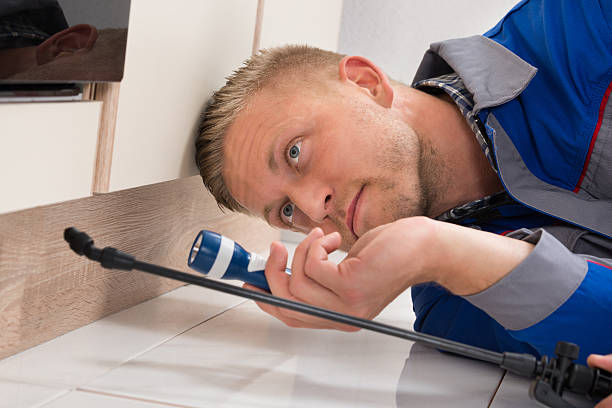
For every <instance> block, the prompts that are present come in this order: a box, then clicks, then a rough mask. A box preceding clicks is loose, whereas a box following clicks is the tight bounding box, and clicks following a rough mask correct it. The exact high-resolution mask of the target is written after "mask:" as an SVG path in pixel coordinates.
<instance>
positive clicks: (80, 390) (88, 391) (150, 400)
mask: <svg viewBox="0 0 612 408" xmlns="http://www.w3.org/2000/svg"><path fill="white" fill-rule="evenodd" d="M75 391H79V392H86V393H89V394H97V395H103V396H106V397H114V398H121V399H127V400H132V401H141V402H148V403H150V404H156V405H161V406H165V407H178V408H196V407H194V406H192V405H181V404H175V403H173V402H164V401H158V400H153V399H148V398H140V397H132V396H128V395H122V394H113V393H111V392H104V391H95V390H88V389H86V388H78V387H77V388H76V390H75Z"/></svg>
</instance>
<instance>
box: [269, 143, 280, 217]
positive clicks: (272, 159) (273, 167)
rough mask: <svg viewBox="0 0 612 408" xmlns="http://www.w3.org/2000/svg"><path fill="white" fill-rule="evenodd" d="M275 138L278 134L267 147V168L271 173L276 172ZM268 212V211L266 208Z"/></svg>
mask: <svg viewBox="0 0 612 408" xmlns="http://www.w3.org/2000/svg"><path fill="white" fill-rule="evenodd" d="M277 140H278V136H277V137H275V138H274V140H273V141H272V143H270V146H269V148H268V168H269V169H270V170H271V171H272V172H273V173H278V164H277V163H276V158H275V157H274V150H275V147H276V141H277ZM268 212H270V211H269V210H268Z"/></svg>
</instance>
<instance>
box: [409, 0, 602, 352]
mask: <svg viewBox="0 0 612 408" xmlns="http://www.w3.org/2000/svg"><path fill="white" fill-rule="evenodd" d="M451 72H456V73H457V74H458V75H459V76H460V77H461V79H462V80H463V82H464V84H465V86H466V87H467V88H468V90H469V91H470V92H471V93H472V94H473V96H474V113H475V114H476V115H477V116H478V118H479V120H480V121H481V123H482V125H483V128H484V129H485V131H486V134H487V136H488V138H489V139H490V144H491V146H492V147H493V151H494V158H495V163H496V165H497V169H498V175H499V177H500V180H501V182H502V184H503V186H504V188H505V189H506V191H507V192H508V193H509V194H510V196H511V197H512V198H514V199H515V200H516V202H517V204H516V205H509V206H507V207H506V208H502V209H500V212H501V214H502V215H503V216H502V217H501V218H498V219H495V220H492V221H490V222H482V223H481V224H479V226H480V227H481V228H482V229H483V230H487V231H491V232H496V233H504V234H506V233H508V232H509V231H511V232H510V233H509V234H508V235H509V236H512V237H514V238H518V239H524V240H527V241H528V242H531V243H533V244H535V247H534V250H533V252H532V254H531V255H530V256H529V257H528V258H527V259H526V260H525V261H524V262H522V263H521V264H520V265H519V266H518V267H517V268H516V269H515V270H513V271H511V272H510V273H509V274H508V275H507V276H506V277H504V278H503V279H502V280H501V281H499V282H497V283H496V284H494V285H493V286H491V287H490V288H488V289H486V290H485V291H483V292H481V293H477V294H474V295H471V296H465V297H460V296H455V295H453V294H452V293H450V292H448V291H447V290H446V289H444V288H442V287H440V286H439V285H435V284H424V285H418V286H415V287H413V288H412V298H413V306H414V311H415V313H416V315H417V320H416V323H415V329H416V330H419V331H422V332H426V333H429V334H434V335H437V336H442V337H445V338H449V339H452V340H457V341H460V342H463V343H467V344H471V345H475V346H480V347H484V348H487V349H491V350H496V351H516V352H529V353H532V354H534V355H542V354H546V355H549V356H552V355H554V347H555V344H556V342H557V341H570V342H573V343H576V344H578V345H579V346H580V347H581V353H580V357H579V360H580V361H582V362H584V360H585V359H586V357H587V355H588V354H590V353H599V354H607V353H612V341H611V340H610V339H611V338H612V239H611V238H610V237H612V102H611V101H612V98H609V96H610V93H611V90H612V1H606V0H525V1H522V2H520V3H519V4H518V5H516V6H515V7H514V8H513V9H512V10H511V11H510V12H509V13H508V14H507V15H506V16H505V17H504V18H503V19H502V20H501V21H500V22H499V23H498V24H497V25H496V26H495V27H494V28H493V29H491V30H490V31H488V32H487V33H485V34H484V35H483V36H473V37H468V38H462V39H454V40H449V41H443V42H440V43H435V44H432V45H431V47H430V49H429V50H428V51H427V53H426V54H425V57H424V59H423V62H422V63H421V66H420V67H419V70H418V71H417V74H416V77H415V80H414V83H416V82H418V81H420V80H423V79H427V78H432V77H435V76H439V75H443V74H447V73H451Z"/></svg>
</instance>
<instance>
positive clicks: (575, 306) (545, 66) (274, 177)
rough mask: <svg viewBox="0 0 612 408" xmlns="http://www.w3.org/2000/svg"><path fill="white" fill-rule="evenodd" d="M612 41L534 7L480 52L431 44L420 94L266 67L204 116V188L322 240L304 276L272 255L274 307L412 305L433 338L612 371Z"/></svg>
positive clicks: (288, 51) (485, 40)
mask: <svg viewBox="0 0 612 408" xmlns="http://www.w3.org/2000/svg"><path fill="white" fill-rule="evenodd" d="M611 26H612V5H611V4H610V2H605V1H601V2H600V1H598V0H583V1H580V2H575V1H569V0H568V1H547V0H531V1H528V0H527V1H523V2H521V3H519V4H518V5H517V6H516V7H515V8H514V9H513V10H512V11H511V12H510V13H509V14H508V15H507V16H506V17H505V18H504V19H503V20H502V21H501V22H500V23H499V24H498V25H497V26H496V27H495V28H493V29H492V30H491V31H489V32H488V33H486V34H485V36H475V37H469V38H466V39H457V40H450V41H446V42H442V43H437V44H433V45H432V47H431V49H430V50H429V51H428V52H427V54H426V55H425V58H424V60H423V62H422V64H421V67H420V68H419V70H418V72H417V75H416V78H415V81H414V83H413V86H412V87H408V86H405V85H403V84H400V83H397V82H395V81H392V80H390V79H389V78H387V76H386V75H385V74H384V72H382V70H381V69H380V68H379V67H377V66H376V65H375V64H374V63H372V62H371V61H369V60H367V59H365V58H362V57H343V56H340V55H337V54H334V53H329V52H325V51H321V50H316V49H312V48H308V47H285V48H282V49H274V50H268V51H262V52H261V53H260V54H259V55H256V56H254V57H253V58H251V60H250V61H247V63H246V64H245V66H243V67H242V68H240V69H239V70H237V71H236V72H235V73H234V74H233V75H232V76H231V77H230V78H229V79H228V82H227V84H226V85H225V86H224V87H223V88H221V90H219V91H218V92H217V93H216V94H215V96H214V101H213V102H212V104H211V105H210V106H209V107H208V108H207V111H206V115H205V119H204V121H203V123H202V127H201V132H200V135H199V137H198V140H197V142H196V147H197V154H196V159H197V162H198V166H199V167H200V172H201V174H202V177H203V179H204V183H205V185H206V186H207V188H208V189H209V190H210V191H211V192H212V193H213V195H214V196H215V197H216V199H217V201H218V202H219V205H220V206H223V207H226V208H229V209H231V210H237V211H242V212H246V213H251V214H255V215H258V216H261V217H264V218H265V219H266V220H267V221H268V222H269V223H270V224H271V225H273V226H277V227H279V228H290V229H295V230H299V231H305V232H307V231H311V232H310V233H309V234H308V236H307V238H306V239H305V240H304V241H303V242H302V243H301V244H300V245H299V246H298V248H297V249H296V252H295V255H294V260H293V264H292V275H291V276H288V275H286V274H285V273H284V268H285V264H286V260H287V253H286V250H285V249H284V248H283V247H282V246H281V245H279V244H278V243H275V244H273V245H272V247H271V254H270V258H269V260H268V264H267V266H266V277H267V279H268V282H269V284H270V288H271V291H272V293H273V294H275V295H278V296H282V297H287V298H291V299H296V300H300V301H304V302H307V303H311V304H315V305H317V306H322V307H326V308H330V309H334V310H338V311H341V312H345V313H350V314H353V315H357V316H360V317H364V318H373V317H375V316H376V315H377V314H378V313H379V312H380V311H381V310H382V309H383V308H384V307H385V306H386V305H387V304H388V303H389V302H390V301H391V300H393V299H394V298H395V297H396V296H397V295H398V294H400V293H401V292H402V291H404V290H406V289H407V288H409V287H410V288H411V289H412V297H413V304H414V310H415V313H416V315H417V320H416V323H415V328H416V329H417V330H420V331H423V332H426V333H430V334H434V335H438V336H443V337H446V338H450V339H453V340H457V341H461V342H464V343H469V344H473V345H476V346H480V347H485V348H488V349H492V350H500V351H501V350H504V351H521V352H530V353H532V354H536V355H539V354H547V355H553V354H554V347H555V343H556V342H557V341H558V340H564V341H571V342H575V343H577V344H579V345H580V346H581V354H580V358H579V359H580V360H581V361H582V362H584V361H585V359H586V357H587V355H588V354H589V353H592V352H597V353H600V354H604V353H610V352H612V343H611V342H610V341H609V340H608V339H609V337H610V334H612V319H611V318H610V316H612V270H611V269H612V260H611V258H612V240H611V239H610V236H612V217H611V216H610V215H611V214H612V149H610V148H609V147H606V144H607V143H608V141H610V139H612V102H609V101H610V99H609V98H608V96H609V94H610V92H611V90H612V30H611ZM609 143H612V142H609ZM337 248H343V249H346V250H348V251H349V253H348V256H347V258H346V259H345V260H344V261H343V262H341V263H340V264H338V265H336V264H334V263H332V262H329V261H328V260H327V254H328V253H329V252H331V251H333V250H335V249H337ZM250 288H251V289H254V288H253V287H250ZM260 307H261V308H262V309H263V310H265V311H266V312H268V313H270V314H272V315H273V316H276V317H277V318H279V319H280V320H282V321H284V322H285V323H286V324H288V325H290V326H296V327H318V328H339V329H344V330H352V329H351V328H349V327H341V326H337V325H335V324H333V323H329V322H327V321H322V320H317V319H314V318H311V317H309V316H304V315H300V314H298V313H294V312H290V311H286V310H281V309H277V308H274V307H271V306H269V305H260Z"/></svg>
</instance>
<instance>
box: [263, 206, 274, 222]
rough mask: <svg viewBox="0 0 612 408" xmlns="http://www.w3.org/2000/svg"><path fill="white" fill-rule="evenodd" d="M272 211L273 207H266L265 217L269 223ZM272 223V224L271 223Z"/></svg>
mask: <svg viewBox="0 0 612 408" xmlns="http://www.w3.org/2000/svg"><path fill="white" fill-rule="evenodd" d="M270 211H272V207H271V206H268V207H266V208H265V209H264V218H265V219H266V222H267V223H268V224H270ZM270 225H272V224H270Z"/></svg>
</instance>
